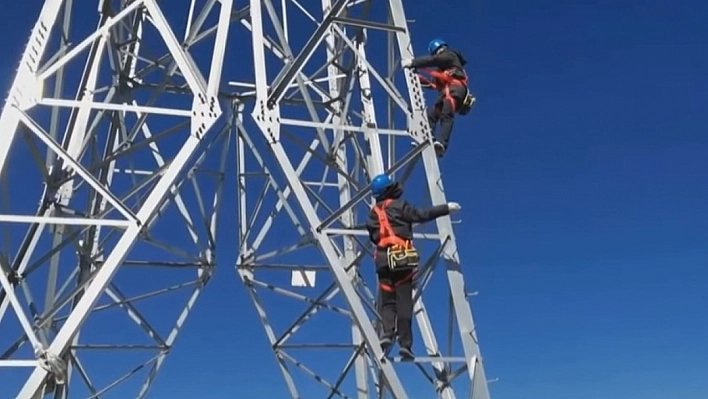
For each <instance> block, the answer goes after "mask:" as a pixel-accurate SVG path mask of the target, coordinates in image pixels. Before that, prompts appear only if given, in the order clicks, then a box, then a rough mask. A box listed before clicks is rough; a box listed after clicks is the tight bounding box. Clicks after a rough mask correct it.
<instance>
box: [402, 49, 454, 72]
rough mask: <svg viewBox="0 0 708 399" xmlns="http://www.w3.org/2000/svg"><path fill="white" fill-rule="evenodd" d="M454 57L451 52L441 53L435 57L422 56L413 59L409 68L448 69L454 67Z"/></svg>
mask: <svg viewBox="0 0 708 399" xmlns="http://www.w3.org/2000/svg"><path fill="white" fill-rule="evenodd" d="M455 57H456V56H455V54H454V53H453V52H452V51H443V52H442V53H440V54H436V55H424V56H420V57H416V58H415V59H413V61H411V67H413V68H442V69H448V68H452V67H454V66H455V61H456V60H455Z"/></svg>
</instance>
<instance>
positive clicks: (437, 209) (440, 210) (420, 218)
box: [401, 201, 450, 223]
mask: <svg viewBox="0 0 708 399" xmlns="http://www.w3.org/2000/svg"><path fill="white" fill-rule="evenodd" d="M449 213H450V209H449V208H448V207H447V204H443V205H437V206H434V207H432V208H428V209H418V208H416V207H415V206H413V205H411V204H410V203H409V202H407V201H402V204H401V218H403V219H404V220H405V221H406V222H407V223H425V222H429V221H431V220H435V219H437V218H439V217H440V216H445V215H448V214H449Z"/></svg>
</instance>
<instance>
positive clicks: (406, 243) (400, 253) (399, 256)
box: [374, 199, 420, 292]
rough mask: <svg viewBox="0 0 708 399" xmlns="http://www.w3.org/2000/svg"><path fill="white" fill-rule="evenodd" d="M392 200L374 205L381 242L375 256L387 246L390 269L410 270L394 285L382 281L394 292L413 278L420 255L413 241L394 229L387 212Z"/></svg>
mask: <svg viewBox="0 0 708 399" xmlns="http://www.w3.org/2000/svg"><path fill="white" fill-rule="evenodd" d="M391 202H392V200H391V199H387V200H385V201H383V203H382V204H381V205H377V206H375V207H374V212H376V216H378V220H379V242H378V244H377V245H376V247H377V248H376V250H377V253H376V254H374V258H376V257H377V255H378V248H386V259H387V263H388V267H389V269H391V270H392V271H396V272H398V271H409V273H408V275H407V276H406V277H405V278H403V279H401V280H398V281H397V282H396V284H394V285H393V286H391V285H390V284H386V283H383V282H381V283H380V284H379V285H380V287H381V289H382V290H384V291H388V292H393V291H394V290H395V287H396V286H398V285H400V284H402V283H404V282H406V281H408V280H411V279H412V278H413V276H414V275H415V270H416V268H417V267H418V264H419V263H420V256H419V255H418V251H417V250H416V249H415V247H413V242H412V241H411V240H406V239H404V238H401V237H399V236H397V235H396V233H395V232H394V231H393V227H392V226H391V223H390V222H389V220H388V215H387V214H386V208H387V207H388V206H389V205H390V204H391Z"/></svg>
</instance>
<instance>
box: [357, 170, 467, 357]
mask: <svg viewBox="0 0 708 399" xmlns="http://www.w3.org/2000/svg"><path fill="white" fill-rule="evenodd" d="M371 191H372V193H373V195H374V197H375V198H376V205H375V206H374V207H373V208H372V210H371V212H370V213H369V216H368V218H367V220H366V228H367V230H369V239H370V240H371V242H372V243H374V244H375V245H376V252H375V254H374V261H375V264H376V274H377V277H378V280H379V298H380V299H379V300H380V301H381V307H380V309H381V313H382V314H381V318H382V319H383V331H382V335H381V337H380V339H381V347H382V349H383V350H384V351H385V350H387V349H388V348H389V347H390V346H391V345H392V344H393V339H394V336H395V334H396V332H397V333H398V343H399V345H400V351H399V354H400V355H401V357H402V358H404V359H407V360H410V359H412V358H413V352H412V351H411V346H412V345H413V331H412V329H411V320H412V317H413V277H414V275H415V271H416V268H417V267H418V262H419V256H418V253H417V251H416V250H415V248H414V247H413V244H412V240H413V223H425V222H429V221H432V220H435V219H437V218H438V217H440V216H445V215H449V214H450V213H452V212H456V211H459V210H460V205H459V204H457V203H455V202H450V203H448V204H444V205H437V206H434V207H432V208H430V209H417V208H415V207H414V206H413V205H411V204H410V203H408V202H407V201H405V200H402V199H400V198H401V195H403V188H402V187H401V185H400V183H398V182H394V181H393V180H391V178H390V177H389V176H388V175H385V174H382V175H378V176H376V177H374V179H373V181H372V182H371Z"/></svg>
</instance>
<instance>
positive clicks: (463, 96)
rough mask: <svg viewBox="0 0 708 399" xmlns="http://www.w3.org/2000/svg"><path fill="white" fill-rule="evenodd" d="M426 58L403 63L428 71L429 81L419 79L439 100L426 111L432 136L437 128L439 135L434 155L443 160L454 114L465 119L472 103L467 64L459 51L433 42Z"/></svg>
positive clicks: (437, 40) (472, 97)
mask: <svg viewBox="0 0 708 399" xmlns="http://www.w3.org/2000/svg"><path fill="white" fill-rule="evenodd" d="M428 53H429V55H425V56H421V57H417V58H415V59H413V60H403V61H402V66H403V67H404V68H415V69H430V68H434V69H432V70H429V74H430V76H431V78H426V77H424V76H422V75H420V76H419V78H420V80H421V83H423V86H424V87H426V88H430V89H434V90H437V91H438V98H437V99H436V101H435V104H434V105H433V106H432V107H428V110H427V114H428V121H429V123H430V128H431V129H433V132H435V130H436V129H435V128H436V127H437V124H438V123H439V124H440V132H439V134H438V135H436V136H437V138H436V140H435V141H434V143H433V144H434V146H435V152H436V153H437V155H438V156H440V157H441V156H443V155H444V154H445V151H446V150H447V148H448V146H449V144H450V135H451V134H452V127H453V125H454V123H455V114H460V115H466V114H467V113H468V112H469V111H470V109H471V108H472V105H473V104H474V102H475V98H474V96H472V94H471V93H470V91H469V89H468V82H467V72H466V71H465V65H466V64H467V60H465V58H464V57H463V56H462V54H461V53H460V52H459V51H456V50H453V49H450V48H449V47H448V44H447V42H446V41H444V40H442V39H433V40H431V41H430V44H428Z"/></svg>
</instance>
